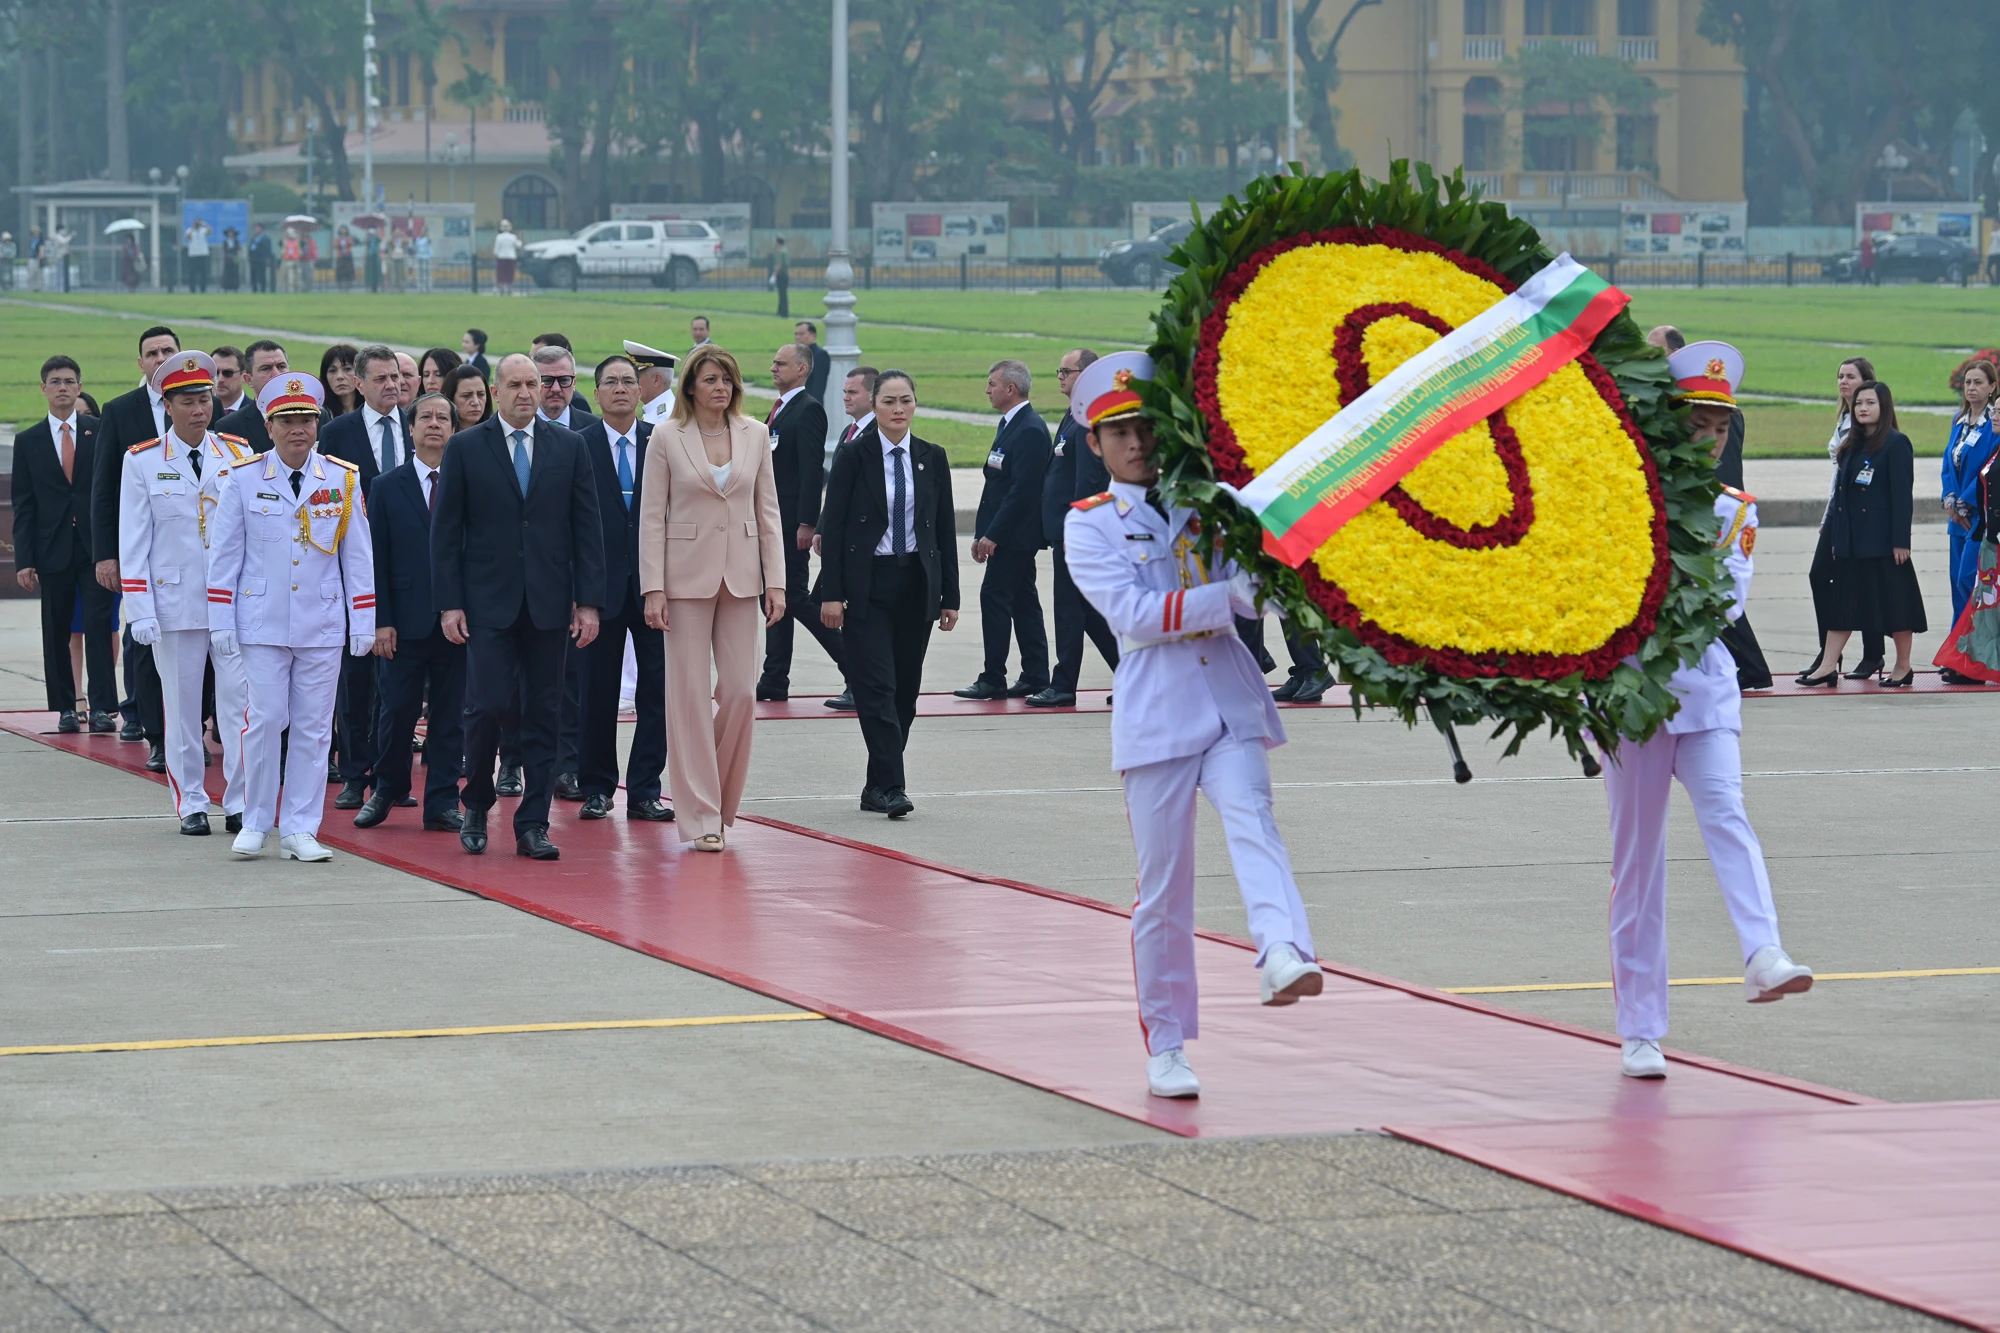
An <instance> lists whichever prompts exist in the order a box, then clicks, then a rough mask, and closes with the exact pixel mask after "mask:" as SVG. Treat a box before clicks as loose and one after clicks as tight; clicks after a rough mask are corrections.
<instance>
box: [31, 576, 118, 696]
mask: <svg viewBox="0 0 2000 1333" xmlns="http://www.w3.org/2000/svg"><path fill="white" fill-rule="evenodd" d="M36 572H37V573H38V574H39V575H40V576H41V581H42V680H43V681H44V682H45V683H46V684H47V686H48V696H49V709H50V711H52V712H57V713H67V712H69V711H70V710H71V709H72V708H75V707H76V675H75V673H74V672H73V671H71V670H70V665H69V635H70V628H69V627H70V626H71V625H73V624H75V623H76V615H75V613H76V606H77V602H78V601H79V600H81V601H82V603H83V662H84V667H85V676H86V679H88V680H89V682H90V711H91V712H93V713H115V712H117V711H118V678H117V670H116V668H115V667H113V666H112V665H111V635H112V627H111V608H112V606H113V602H112V597H111V594H110V592H108V591H107V590H106V589H105V588H104V586H103V585H102V584H100V583H99V582H98V581H97V574H96V572H95V571H94V570H93V569H92V568H91V567H90V566H89V565H82V566H79V567H78V568H76V569H43V570H38V571H36Z"/></svg>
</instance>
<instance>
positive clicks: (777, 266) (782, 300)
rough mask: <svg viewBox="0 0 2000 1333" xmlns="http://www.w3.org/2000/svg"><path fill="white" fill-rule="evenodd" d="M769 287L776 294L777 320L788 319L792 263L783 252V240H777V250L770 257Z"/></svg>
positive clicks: (790, 300)
mask: <svg viewBox="0 0 2000 1333" xmlns="http://www.w3.org/2000/svg"><path fill="white" fill-rule="evenodd" d="M771 286H773V287H774V288H776V289H777V292H778V318H779V319H790V318H791V315H792V263H791V257H790V256H789V255H788V254H787V253H786V252H785V238H784V237H782V236H780V237H779V238H778V249H777V251H776V252H775V253H774V254H773V255H772V256H771Z"/></svg>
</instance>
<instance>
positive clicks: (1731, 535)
mask: <svg viewBox="0 0 2000 1333" xmlns="http://www.w3.org/2000/svg"><path fill="white" fill-rule="evenodd" d="M1715 521H1716V531H1718V532H1719V533H1721V536H1720V537H1718V538H1717V539H1716V543H1715V545H1716V547H1717V549H1719V550H1720V551H1721V552H1722V563H1723V564H1724V565H1726V566H1728V568H1729V577H1730V579H1731V580H1732V581H1734V582H1735V584H1736V614H1737V615H1738V616H1739V617H1740V616H1742V614H1743V613H1744V612H1745V611H1747V610H1749V609H1750V576H1751V575H1752V574H1754V573H1756V571H1757V565H1756V561H1755V560H1753V559H1752V558H1751V555H1750V553H1751V552H1752V551H1754V550H1756V549H1757V497H1756V496H1754V495H1751V494H1750V493H1749V492H1747V491H1739V490H1737V489H1736V488H1735V487H1734V486H1724V487H1723V488H1722V494H1720V495H1718V496H1716V497H1715Z"/></svg>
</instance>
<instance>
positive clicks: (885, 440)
mask: <svg viewBox="0 0 2000 1333" xmlns="http://www.w3.org/2000/svg"><path fill="white" fill-rule="evenodd" d="M912 433H913V432H906V433H905V434H904V436H903V438H902V439H900V440H897V441H895V442H894V443H891V442H890V440H889V437H888V436H887V435H884V434H883V433H882V432H881V431H879V430H878V431H876V432H875V438H876V439H878V440H880V441H881V442H882V457H884V458H887V457H888V456H889V451H890V450H891V449H901V450H902V451H903V452H905V453H908V452H910V434H912Z"/></svg>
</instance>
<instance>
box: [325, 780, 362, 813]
mask: <svg viewBox="0 0 2000 1333" xmlns="http://www.w3.org/2000/svg"><path fill="white" fill-rule="evenodd" d="M367 800H368V784H367V783H366V782H363V781H362V780H361V779H360V778H356V779H354V781H352V782H344V783H342V784H341V787H340V795H338V796H336V797H334V798H333V808H334V809H336V810H359V809H360V808H361V807H362V805H363V804H364V803H365V802H366V801H367Z"/></svg>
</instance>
